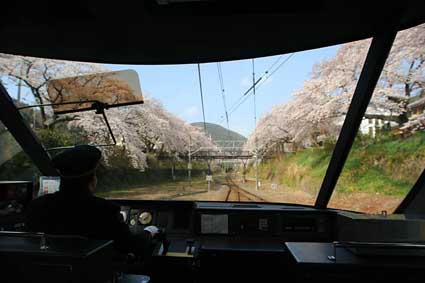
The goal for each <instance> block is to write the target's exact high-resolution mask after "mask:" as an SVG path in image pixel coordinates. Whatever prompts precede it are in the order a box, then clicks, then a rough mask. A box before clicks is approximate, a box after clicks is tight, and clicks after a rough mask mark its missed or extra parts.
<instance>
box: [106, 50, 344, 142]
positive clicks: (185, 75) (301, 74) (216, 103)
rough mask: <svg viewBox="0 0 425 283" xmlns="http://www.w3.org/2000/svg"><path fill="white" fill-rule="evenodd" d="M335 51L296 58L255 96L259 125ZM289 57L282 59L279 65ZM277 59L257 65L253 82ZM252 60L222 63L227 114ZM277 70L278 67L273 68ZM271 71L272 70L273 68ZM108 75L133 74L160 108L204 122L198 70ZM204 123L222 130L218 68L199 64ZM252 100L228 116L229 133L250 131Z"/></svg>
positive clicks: (160, 68)
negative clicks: (261, 118) (160, 105)
mask: <svg viewBox="0 0 425 283" xmlns="http://www.w3.org/2000/svg"><path fill="white" fill-rule="evenodd" d="M337 48H338V47H337V46H331V47H326V48H320V49H315V50H309V51H303V52H298V53H295V54H294V55H293V56H292V57H291V58H290V59H289V60H288V61H287V62H286V63H285V64H283V65H282V67H281V68H280V69H279V70H278V71H277V72H275V73H274V74H273V76H271V77H270V78H269V79H268V80H267V81H266V82H265V83H264V84H263V85H262V86H261V87H260V88H259V89H258V91H257V93H256V94H257V95H256V98H257V99H256V102H257V117H258V119H259V118H260V117H261V116H263V115H264V114H265V113H267V112H269V111H270V110H271V108H272V107H273V106H275V105H277V104H281V103H284V102H286V101H288V100H290V99H291V95H292V93H293V92H294V91H295V90H297V89H299V88H300V87H301V86H302V84H303V82H304V81H305V80H306V79H308V77H309V75H310V72H311V69H312V66H313V64H314V63H316V62H319V61H321V60H323V59H325V58H329V57H331V56H332V55H334V54H335V52H336V50H337ZM287 56H289V55H284V57H283V58H282V59H281V60H280V62H283V60H285V58H286V57H287ZM278 57H279V56H271V57H263V58H256V59H255V72H256V76H257V78H258V77H259V76H261V75H263V74H264V72H265V71H266V70H267V69H268V68H269V67H270V66H271V65H272V64H273V62H275V61H276V59H277V58H278ZM251 64H252V63H251V60H239V61H228V62H222V63H221V69H222V74H223V81H224V88H225V94H226V102H227V107H228V108H230V107H231V106H232V105H233V104H234V103H235V101H237V100H238V99H239V98H240V97H241V96H242V94H243V93H244V92H245V91H246V90H247V89H248V88H249V87H250V86H251V85H252V65H251ZM277 65H278V64H277ZM277 65H275V67H276V66H277ZM107 66H108V67H109V68H111V69H112V70H124V69H134V70H136V71H137V72H138V74H139V78H140V84H141V87H142V92H143V93H144V94H145V95H146V94H148V95H150V96H151V97H154V98H156V99H158V100H160V101H161V102H162V104H163V105H164V106H165V108H166V109H167V110H168V111H170V112H172V113H174V114H176V115H177V116H179V117H180V118H182V119H183V120H185V121H187V122H189V123H192V122H200V121H202V107H201V98H200V92H199V83H198V69H197V65H196V64H187V65H156V66H151V65H107ZM201 74H202V86H203V95H204V105H205V116H206V121H207V122H211V123H219V122H220V121H222V123H221V125H222V126H226V123H225V121H224V120H223V117H224V107H223V101H222V98H221V92H220V84H219V78H218V72H217V64H216V63H207V64H201ZM253 105H254V104H253V97H252V96H251V97H250V98H249V99H247V100H246V101H245V103H243V104H242V105H241V106H240V107H239V108H238V109H237V111H235V112H234V113H233V114H232V115H231V116H230V129H231V130H234V131H237V132H239V133H241V134H243V135H245V136H248V135H249V134H250V133H251V132H252V130H253V129H254V106H253Z"/></svg>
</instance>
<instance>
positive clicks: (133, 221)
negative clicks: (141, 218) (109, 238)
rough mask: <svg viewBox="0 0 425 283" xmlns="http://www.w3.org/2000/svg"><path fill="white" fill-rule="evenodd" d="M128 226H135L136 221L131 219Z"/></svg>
mask: <svg viewBox="0 0 425 283" xmlns="http://www.w3.org/2000/svg"><path fill="white" fill-rule="evenodd" d="M130 225H131V226H134V225H136V220H135V219H133V218H132V219H131V220H130Z"/></svg>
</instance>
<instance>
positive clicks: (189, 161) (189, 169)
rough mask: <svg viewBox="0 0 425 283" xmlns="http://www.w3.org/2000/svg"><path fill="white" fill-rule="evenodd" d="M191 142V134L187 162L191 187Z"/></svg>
mask: <svg viewBox="0 0 425 283" xmlns="http://www.w3.org/2000/svg"><path fill="white" fill-rule="evenodd" d="M191 143H192V137H191V136H190V135H189V159H188V164H187V178H188V179H189V187H191V186H192V176H191V170H192V156H191Z"/></svg>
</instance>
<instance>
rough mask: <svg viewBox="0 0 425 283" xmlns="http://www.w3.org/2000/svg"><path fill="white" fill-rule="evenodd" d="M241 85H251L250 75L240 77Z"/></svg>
mask: <svg viewBox="0 0 425 283" xmlns="http://www.w3.org/2000/svg"><path fill="white" fill-rule="evenodd" d="M241 86H242V87H246V88H248V87H250V86H252V78H250V77H244V78H242V80H241Z"/></svg>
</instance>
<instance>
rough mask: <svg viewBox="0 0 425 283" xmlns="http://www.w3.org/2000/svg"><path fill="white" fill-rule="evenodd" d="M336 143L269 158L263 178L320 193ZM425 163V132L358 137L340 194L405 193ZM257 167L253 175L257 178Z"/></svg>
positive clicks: (339, 187)
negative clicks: (395, 135) (402, 136)
mask: <svg viewBox="0 0 425 283" xmlns="http://www.w3.org/2000/svg"><path fill="white" fill-rule="evenodd" d="M333 148H334V145H331V144H328V145H326V146H324V147H320V148H310V149H305V150H302V151H298V152H296V153H291V154H285V155H280V156H277V157H275V158H274V159H271V160H265V161H263V163H262V164H261V167H260V177H261V179H262V180H268V181H271V182H275V183H278V184H280V185H284V186H286V187H288V188H289V189H294V190H303V191H306V192H308V193H310V194H312V195H316V194H317V191H318V189H319V188H320V185H321V182H322V180H323V177H324V175H325V173H326V169H327V167H328V165H329V161H330V158H331V155H332V151H333ZM424 166H425V133H423V132H422V133H416V134H415V135H413V136H411V137H408V138H405V139H402V138H394V137H391V136H383V137H379V138H377V139H371V138H366V137H358V138H357V139H356V141H355V143H354V146H353V148H352V150H351V152H350V155H349V157H348V159H347V162H346V164H345V166H344V169H343V171H342V174H341V176H340V178H339V181H338V184H337V191H338V192H339V193H351V192H364V193H375V194H376V193H378V194H383V195H391V196H404V195H406V193H407V192H408V191H409V189H410V188H411V187H412V186H413V184H414V183H415V181H416V180H417V178H418V177H419V175H420V173H421V171H422V170H423V168H424ZM254 172H255V171H254V170H253V168H251V170H250V171H249V176H250V177H253V176H254V174H255V173H254Z"/></svg>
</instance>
